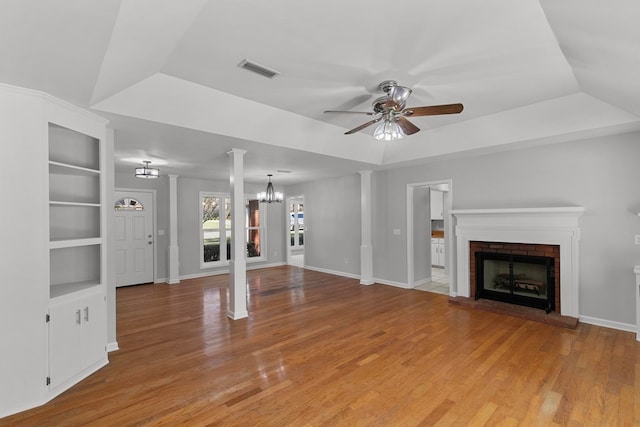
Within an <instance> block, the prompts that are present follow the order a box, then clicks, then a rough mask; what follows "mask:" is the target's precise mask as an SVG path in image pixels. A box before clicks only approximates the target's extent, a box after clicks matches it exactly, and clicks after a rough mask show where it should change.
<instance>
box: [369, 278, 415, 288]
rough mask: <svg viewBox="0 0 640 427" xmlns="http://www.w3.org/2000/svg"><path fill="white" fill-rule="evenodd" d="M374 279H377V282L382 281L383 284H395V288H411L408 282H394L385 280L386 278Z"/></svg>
mask: <svg viewBox="0 0 640 427" xmlns="http://www.w3.org/2000/svg"><path fill="white" fill-rule="evenodd" d="M373 280H375V282H376V283H380V284H381V285H387V286H393V287H395V288H402V289H411V288H410V287H409V285H408V284H407V283H401V282H393V281H391V280H384V279H373Z"/></svg>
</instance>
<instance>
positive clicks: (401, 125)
mask: <svg viewBox="0 0 640 427" xmlns="http://www.w3.org/2000/svg"><path fill="white" fill-rule="evenodd" d="M378 89H379V90H380V91H382V92H385V93H386V94H387V95H386V96H382V97H380V98H377V99H376V100H375V101H373V105H372V106H373V112H367V111H336V110H327V111H325V113H348V114H365V115H367V116H377V117H376V118H375V119H373V120H370V121H368V122H366V123H364V124H362V125H360V126H358V127H356V128H353V129H351V130H349V131H347V132H345V135H351V134H353V133H356V132H359V131H361V130H363V129H365V128H367V127H369V126H371V125H373V124H375V123H378V122H381V123H380V124H378V126H377V127H376V129H375V131H374V132H373V137H374V138H375V139H378V140H383V141H393V140H396V139H401V138H404V137H405V136H406V135H413V134H414V133H416V132H419V131H420V128H419V127H417V126H416V125H414V124H413V123H411V122H410V121H409V120H407V117H420V116H435V115H441V114H458V113H461V112H462V110H463V108H464V107H463V105H462V104H444V105H431V106H425V107H410V108H405V105H406V103H407V100H408V99H409V96H410V95H411V92H413V91H412V90H411V89H410V88H408V87H404V86H399V85H398V83H397V82H396V81H395V80H385V81H383V82H381V83H380V84H379V85H378Z"/></svg>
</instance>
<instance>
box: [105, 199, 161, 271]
mask: <svg viewBox="0 0 640 427" xmlns="http://www.w3.org/2000/svg"><path fill="white" fill-rule="evenodd" d="M116 192H123V193H147V194H150V195H151V208H152V209H153V212H152V215H151V234H152V236H153V237H152V239H153V245H151V246H152V250H153V256H152V259H153V283H158V249H157V248H158V247H157V246H156V245H157V241H158V233H157V230H156V224H157V211H158V209H156V190H155V189H139V188H114V189H113V197H112V198H113V199H116V198H115V195H116ZM115 202H116V200H113V201H112V202H111V215H113V204H114V203H115ZM112 232H113V231H112ZM112 238H113V236H112ZM112 250H113V248H112ZM112 268H113V269H114V270H115V264H114V265H113V266H112Z"/></svg>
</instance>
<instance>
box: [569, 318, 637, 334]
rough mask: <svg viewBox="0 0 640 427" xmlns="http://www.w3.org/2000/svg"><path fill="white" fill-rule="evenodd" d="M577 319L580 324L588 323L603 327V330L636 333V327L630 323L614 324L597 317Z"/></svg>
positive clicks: (611, 321)
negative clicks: (609, 329)
mask: <svg viewBox="0 0 640 427" xmlns="http://www.w3.org/2000/svg"><path fill="white" fill-rule="evenodd" d="M578 319H579V320H580V322H582V323H588V324H590V325H596V326H603V327H605V328H611V329H618V330H620V331H626V332H637V329H638V328H637V327H636V325H633V324H631V323H622V322H615V321H613V320H606V319H598V318H597V317H589V316H578Z"/></svg>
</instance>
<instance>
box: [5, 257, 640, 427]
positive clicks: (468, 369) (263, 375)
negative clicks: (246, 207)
mask: <svg viewBox="0 0 640 427" xmlns="http://www.w3.org/2000/svg"><path fill="white" fill-rule="evenodd" d="M248 280H249V282H250V293H249V313H250V316H249V318H248V319H243V320H236V321H232V320H230V319H228V318H227V317H226V311H227V296H226V287H227V284H228V276H227V275H222V276H214V277H208V278H202V279H193V280H185V281H182V282H181V283H180V284H178V285H142V286H134V287H127V288H119V289H118V290H117V312H118V317H117V326H118V343H119V346H120V350H119V351H116V352H113V353H111V354H110V356H109V358H110V364H109V365H108V366H106V367H105V368H103V369H101V370H100V371H98V372H97V373H96V374H94V375H92V376H90V377H89V378H87V379H86V380H84V381H83V382H81V383H80V384H78V385H76V386H74V387H73V388H71V389H70V390H68V391H67V392H65V393H64V394H62V395H61V396H59V397H57V398H56V399H54V400H53V401H52V402H50V403H48V404H46V405H44V406H42V407H39V408H36V409H33V410H30V411H27V412H23V413H20V414H17V415H15V416H12V417H9V418H5V419H2V420H0V425H2V426H5V425H11V426H94V425H95V426H130V425H141V426H151V425H153V426H156V425H157V426H160V425H163V426H180V425H185V426H201V425H202V426H205V425H210V426H358V425H361V426H415V425H420V426H435V425H442V426H452V425H463V426H466V425H471V426H477V425H503V426H516V425H522V426H534V425H541V426H549V425H563V426H564V425H575V426H582V425H620V426H622V425H628V426H633V425H640V407H639V405H640V343H637V342H636V341H635V335H634V334H632V333H628V332H621V331H617V330H612V329H606V328H601V327H596V326H590V325H586V324H581V325H579V326H578V328H577V329H575V330H570V329H564V328H560V327H556V326H550V325H545V324H541V323H537V322H533V321H529V320H523V319H519V318H515V317H509V316H505V315H500V314H494V313H488V312H483V311H477V310H470V309H468V308H465V307H460V306H456V305H450V304H448V302H447V300H448V297H447V296H446V295H439V294H435V293H431V292H420V291H417V290H405V289H399V288H394V287H390V286H384V285H372V286H362V285H360V284H358V281H357V280H354V279H348V278H343V277H338V276H333V275H328V274H324V273H319V272H314V271H310V270H304V269H301V268H297V267H291V266H283V267H276V268H270V269H262V270H254V271H250V272H248Z"/></svg>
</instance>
